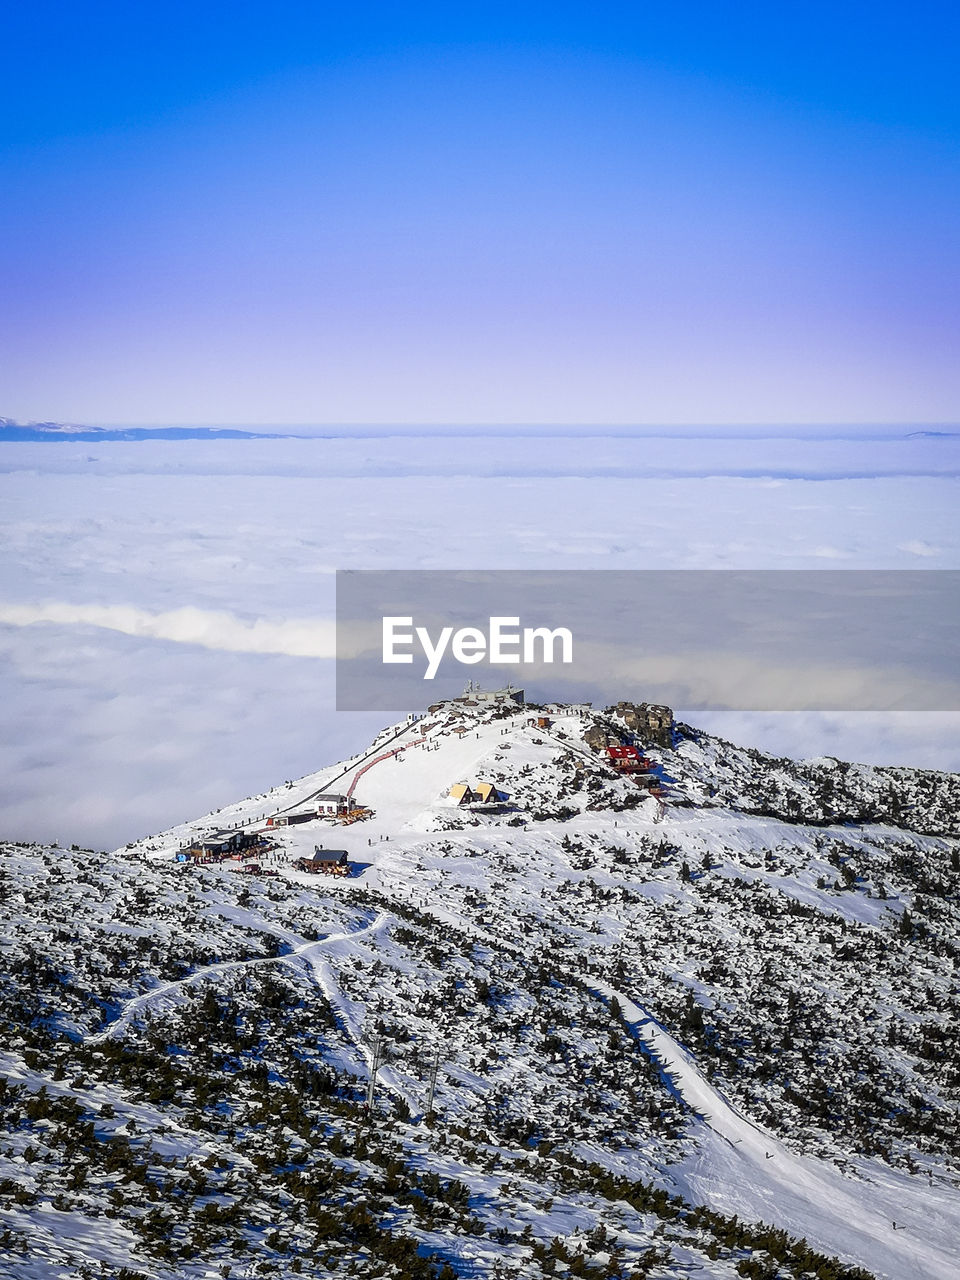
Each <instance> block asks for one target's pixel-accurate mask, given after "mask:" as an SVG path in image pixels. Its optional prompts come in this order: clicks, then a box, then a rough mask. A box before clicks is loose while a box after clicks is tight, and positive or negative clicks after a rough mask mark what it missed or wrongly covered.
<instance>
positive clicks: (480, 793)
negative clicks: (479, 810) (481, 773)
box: [474, 782, 500, 804]
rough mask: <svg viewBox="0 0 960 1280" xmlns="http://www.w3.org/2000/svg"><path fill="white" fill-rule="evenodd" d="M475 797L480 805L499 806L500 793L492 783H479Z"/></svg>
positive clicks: (475, 790)
mask: <svg viewBox="0 0 960 1280" xmlns="http://www.w3.org/2000/svg"><path fill="white" fill-rule="evenodd" d="M474 795H475V796H476V798H477V801H478V802H479V803H480V804H498V803H499V801H500V792H499V791H498V790H497V788H496V787H495V786H494V785H493V783H492V782H478V783H477V785H476V787H475V788H474Z"/></svg>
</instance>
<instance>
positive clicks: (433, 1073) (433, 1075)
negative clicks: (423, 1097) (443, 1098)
mask: <svg viewBox="0 0 960 1280" xmlns="http://www.w3.org/2000/svg"><path fill="white" fill-rule="evenodd" d="M439 1070H440V1050H439V1049H437V1051H436V1053H435V1054H434V1057H433V1063H432V1065H431V1067H430V1075H429V1077H428V1078H429V1081H430V1084H429V1088H428V1089H427V1112H426V1114H427V1115H430V1113H431V1112H432V1111H433V1096H434V1094H435V1093H436V1091H437V1073H438V1072H439Z"/></svg>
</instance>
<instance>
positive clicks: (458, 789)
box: [449, 782, 477, 804]
mask: <svg viewBox="0 0 960 1280" xmlns="http://www.w3.org/2000/svg"><path fill="white" fill-rule="evenodd" d="M449 796H450V799H451V800H452V801H453V802H454V804H473V803H474V802H475V801H476V799H477V797H476V795H475V794H474V790H473V788H472V787H471V786H470V784H469V782H455V783H454V784H453V786H452V787H451V788H450V791H449Z"/></svg>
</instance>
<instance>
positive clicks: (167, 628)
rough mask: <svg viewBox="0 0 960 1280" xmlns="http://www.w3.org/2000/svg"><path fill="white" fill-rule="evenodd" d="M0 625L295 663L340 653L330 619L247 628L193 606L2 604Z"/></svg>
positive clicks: (256, 623)
mask: <svg viewBox="0 0 960 1280" xmlns="http://www.w3.org/2000/svg"><path fill="white" fill-rule="evenodd" d="M0 623H6V624H7V625H8V626H15V627H28V626H34V625H37V624H39V623H54V624H57V625H60V626H76V625H81V626H90V627H102V628H104V629H105V630H107V631H119V632H121V633H122V634H123V635H127V636H138V637H142V638H148V639H153V640H173V641H175V642H176V643H177V644H193V645H199V646H200V647H201V648H203V649H220V650H222V651H224V652H227V653H279V654H285V655H286V656H287V657H291V658H332V657H334V656H335V653H336V628H335V624H334V623H333V622H332V621H331V620H329V619H323V618H303V619H281V620H278V621H272V620H268V619H266V618H255V619H253V620H252V621H249V622H248V621H245V620H244V619H243V618H239V617H237V616H236V614H233V613H228V612H226V611H224V610H216V609H197V608H194V607H192V606H189V605H188V606H185V607H184V608H182V609H169V610H167V611H166V612H164V613H151V612H150V611H149V610H147V609H140V608H137V607H136V606H134V605H127V604H115V605H97V604H69V603H65V602H54V603H47V604H0Z"/></svg>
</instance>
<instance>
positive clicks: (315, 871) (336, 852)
mask: <svg viewBox="0 0 960 1280" xmlns="http://www.w3.org/2000/svg"><path fill="white" fill-rule="evenodd" d="M297 870H298V871H306V872H307V874H308V875H312V876H348V875H349V874H350V862H349V859H348V854H347V851H346V849H320V848H317V849H315V850H314V854H313V857H312V858H300V859H298V861H297Z"/></svg>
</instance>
